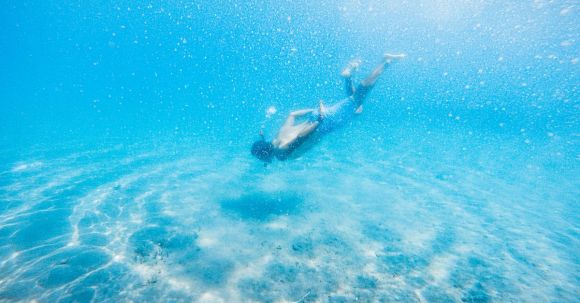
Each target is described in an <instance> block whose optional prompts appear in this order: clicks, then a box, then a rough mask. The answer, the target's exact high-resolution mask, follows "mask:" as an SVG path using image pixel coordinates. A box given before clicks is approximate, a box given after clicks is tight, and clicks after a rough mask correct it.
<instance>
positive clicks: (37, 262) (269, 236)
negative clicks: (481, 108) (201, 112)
mask: <svg viewBox="0 0 580 303" xmlns="http://www.w3.org/2000/svg"><path fill="white" fill-rule="evenodd" d="M430 140H431V141H430V142H431V143H429V144H427V143H426V142H421V144H418V143H417V142H410V141H409V140H408V139H402V138H399V139H396V140H392V141H391V142H389V143H388V147H387V148H379V147H376V146H374V145H371V146H369V147H368V148H366V149H362V148H358V149H352V148H351V149H347V148H342V149H340V150H333V149H331V145H330V143H329V142H325V143H323V144H321V145H320V146H319V147H317V148H318V149H317V150H316V151H313V152H311V153H309V154H307V155H305V156H304V157H303V158H301V159H298V160H295V161H291V162H286V163H274V164H272V165H270V166H268V167H267V168H264V167H262V166H261V165H260V164H259V163H257V162H256V161H255V160H254V159H252V158H251V156H250V155H249V152H247V150H246V149H247V148H246V147H243V148H242V147H240V148H235V147H234V148H230V150H222V151H218V152H216V150H219V149H216V148H213V149H212V148H210V147H207V146H206V147H194V145H193V144H192V145H191V146H189V147H186V148H183V147H179V148H178V147H176V146H174V145H170V144H168V145H156V146H152V145H150V144H141V145H115V146H113V147H112V148H108V149H94V148H85V149H83V148H81V147H78V148H76V147H67V148H60V149H46V150H42V149H38V150H31V151H28V152H27V154H26V155H25V156H22V157H21V158H20V159H17V160H15V161H8V164H7V165H5V166H4V169H3V171H2V172H1V173H0V186H1V187H0V200H1V204H0V260H1V261H0V301H1V302H18V301H26V302H29V301H31V300H36V301H37V302H91V301H92V302H129V301H133V302H162V301H164V302H192V301H193V302H578V301H577V300H578V294H579V293H580V286H579V285H580V284H579V283H578V281H580V275H579V272H580V267H579V259H578V255H579V254H578V252H579V251H580V250H579V248H580V247H579V240H578V239H579V237H578V235H579V225H578V223H579V222H580V220H579V218H578V216H579V214H580V213H579V212H578V206H577V200H578V197H579V196H580V195H579V194H580V190H579V188H580V187H579V184H578V183H579V181H578V179H577V174H576V173H575V171H577V170H576V169H575V165H576V164H575V163H576V162H575V160H574V159H573V157H572V159H571V160H570V159H568V158H569V157H570V156H569V155H566V153H565V151H561V150H557V149H554V148H551V145H550V142H549V140H547V141H546V143H545V144H537V145H535V147H534V146H529V145H528V144H527V143H529V142H523V140H520V138H508V137H507V136H506V137H505V138H502V137H499V136H495V137H493V138H491V137H490V138H485V140H484V141H485V144H476V143H474V142H482V138H477V139H475V138H472V139H470V138H464V137H463V135H459V134H458V135H455V136H449V135H445V136H443V135H441V137H440V138H433V137H431V139H430ZM552 140H556V139H552ZM353 146H354V145H353ZM554 146H561V144H559V143H557V144H554ZM346 152H349V153H350V154H348V155H346V154H345V153H346ZM4 157H5V158H6V157H7V156H4ZM567 163H572V164H571V165H570V164H567ZM575 176H576V177H575Z"/></svg>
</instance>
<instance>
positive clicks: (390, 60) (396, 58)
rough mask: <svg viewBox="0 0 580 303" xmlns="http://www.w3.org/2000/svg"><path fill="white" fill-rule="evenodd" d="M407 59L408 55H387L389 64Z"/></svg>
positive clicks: (386, 58) (386, 59)
mask: <svg viewBox="0 0 580 303" xmlns="http://www.w3.org/2000/svg"><path fill="white" fill-rule="evenodd" d="M405 57H407V55H406V54H389V53H385V61H387V63H391V62H393V61H395V60H401V59H405Z"/></svg>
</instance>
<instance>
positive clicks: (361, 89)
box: [354, 54, 405, 112]
mask: <svg viewBox="0 0 580 303" xmlns="http://www.w3.org/2000/svg"><path fill="white" fill-rule="evenodd" d="M403 58H405V55H404V54H399V55H392V54H385V57H384V60H383V62H381V63H380V64H379V65H377V66H376V67H375V69H374V70H373V71H372V72H371V74H370V75H369V76H368V77H366V78H365V79H364V80H362V81H361V83H360V84H359V85H358V87H357V88H356V89H355V93H354V100H355V102H356V103H357V105H358V109H357V112H360V111H362V107H361V106H362V103H363V101H364V99H365V98H366V96H367V95H368V93H369V92H370V91H371V89H372V88H373V87H374V85H375V83H376V82H377V80H378V79H379V77H380V76H381V75H382V74H383V72H384V71H385V66H386V65H387V64H391V63H392V62H393V61H394V60H399V59H403Z"/></svg>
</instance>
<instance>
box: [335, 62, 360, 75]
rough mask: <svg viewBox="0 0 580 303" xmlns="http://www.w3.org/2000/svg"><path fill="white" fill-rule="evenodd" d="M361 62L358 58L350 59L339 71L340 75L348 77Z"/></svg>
mask: <svg viewBox="0 0 580 303" xmlns="http://www.w3.org/2000/svg"><path fill="white" fill-rule="evenodd" d="M360 64H361V61H360V59H354V60H351V61H350V62H349V63H348V64H347V65H346V66H345V67H344V69H343V70H342V72H341V73H340V75H341V76H343V77H344V78H348V77H350V76H352V72H353V71H356V70H357V69H358V68H359V66H360Z"/></svg>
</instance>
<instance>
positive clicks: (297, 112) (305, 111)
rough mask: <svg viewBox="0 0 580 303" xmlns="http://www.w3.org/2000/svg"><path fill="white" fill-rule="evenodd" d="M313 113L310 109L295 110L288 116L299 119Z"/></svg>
mask: <svg viewBox="0 0 580 303" xmlns="http://www.w3.org/2000/svg"><path fill="white" fill-rule="evenodd" d="M313 111H314V109H312V108H309V109H301V110H295V111H293V112H291V113H290V116H292V117H301V116H304V115H306V114H309V113H311V112H313Z"/></svg>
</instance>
